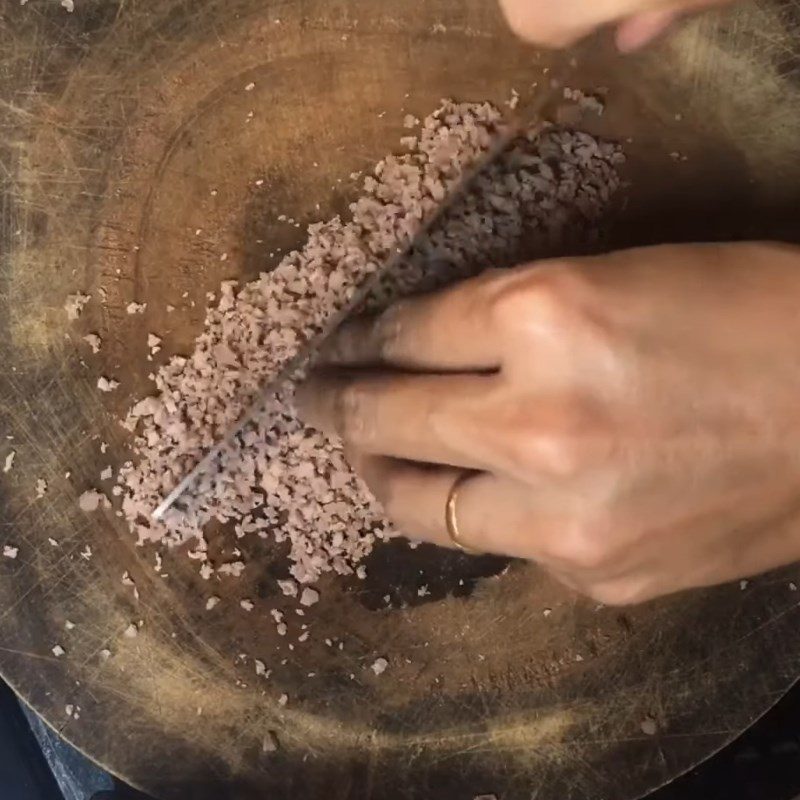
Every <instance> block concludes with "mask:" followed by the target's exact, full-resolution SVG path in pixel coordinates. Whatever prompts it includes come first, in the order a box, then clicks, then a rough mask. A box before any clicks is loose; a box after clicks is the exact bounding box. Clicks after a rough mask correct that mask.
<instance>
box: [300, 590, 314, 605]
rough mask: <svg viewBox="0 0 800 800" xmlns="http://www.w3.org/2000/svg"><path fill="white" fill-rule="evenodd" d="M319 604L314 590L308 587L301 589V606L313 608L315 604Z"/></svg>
mask: <svg viewBox="0 0 800 800" xmlns="http://www.w3.org/2000/svg"><path fill="white" fill-rule="evenodd" d="M318 602H319V592H318V591H317V590H316V589H311V588H309V587H308V586H307V587H306V588H305V589H303V593H302V594H301V595H300V605H301V606H307V607H308V606H313V605H314V604H315V603H318Z"/></svg>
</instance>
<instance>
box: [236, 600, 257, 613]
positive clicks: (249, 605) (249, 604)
mask: <svg viewBox="0 0 800 800" xmlns="http://www.w3.org/2000/svg"><path fill="white" fill-rule="evenodd" d="M239 605H240V606H241V607H242V608H243V609H244V610H245V611H252V610H253V609H254V608H255V607H256V604H255V603H254V602H253V601H252V600H240V601H239Z"/></svg>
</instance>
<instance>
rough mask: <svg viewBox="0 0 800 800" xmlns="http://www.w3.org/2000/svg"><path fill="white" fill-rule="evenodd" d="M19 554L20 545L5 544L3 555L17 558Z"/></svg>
mask: <svg viewBox="0 0 800 800" xmlns="http://www.w3.org/2000/svg"><path fill="white" fill-rule="evenodd" d="M18 555H19V547H17V546H16V545H13V544H4V545H3V557H4V558H16V557H17V556H18Z"/></svg>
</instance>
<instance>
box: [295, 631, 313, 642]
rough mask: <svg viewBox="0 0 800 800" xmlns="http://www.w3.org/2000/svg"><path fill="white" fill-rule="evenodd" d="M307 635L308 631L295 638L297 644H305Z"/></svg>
mask: <svg viewBox="0 0 800 800" xmlns="http://www.w3.org/2000/svg"><path fill="white" fill-rule="evenodd" d="M309 635H310V633H309V631H303V633H301V634H300V635H299V636H298V637H297V641H298V642H305V641H306V640H307V639H308V637H309Z"/></svg>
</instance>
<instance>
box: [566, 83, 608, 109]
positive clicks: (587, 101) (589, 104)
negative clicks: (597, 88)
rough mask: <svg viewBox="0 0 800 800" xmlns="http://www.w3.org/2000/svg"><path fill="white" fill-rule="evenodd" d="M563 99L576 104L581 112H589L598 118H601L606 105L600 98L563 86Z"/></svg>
mask: <svg viewBox="0 0 800 800" xmlns="http://www.w3.org/2000/svg"><path fill="white" fill-rule="evenodd" d="M564 99H565V100H572V101H573V102H574V103H577V104H578V107H579V108H580V109H581V111H591V112H593V113H595V114H597V115H598V116H602V115H603V114H604V113H605V110H606V104H605V102H604V101H603V100H602V99H601V98H600V97H598V96H597V95H592V94H586V92H582V91H581V90H580V89H570V88H569V87H566V86H565V87H564Z"/></svg>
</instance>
